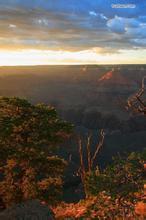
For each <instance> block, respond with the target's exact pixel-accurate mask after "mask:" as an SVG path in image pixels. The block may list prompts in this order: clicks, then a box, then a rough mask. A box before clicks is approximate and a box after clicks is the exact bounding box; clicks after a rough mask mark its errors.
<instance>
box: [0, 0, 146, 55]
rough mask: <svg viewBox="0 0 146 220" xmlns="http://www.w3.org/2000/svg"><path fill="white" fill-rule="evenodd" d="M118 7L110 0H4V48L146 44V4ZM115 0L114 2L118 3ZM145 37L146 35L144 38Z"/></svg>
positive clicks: (0, 14)
mask: <svg viewBox="0 0 146 220" xmlns="http://www.w3.org/2000/svg"><path fill="white" fill-rule="evenodd" d="M126 1H127V2H128V3H131V4H132V3H134V4H136V8H135V9H112V8H111V1H110V0H104V1H103V0H90V1H89V0H80V1H77V0H68V1H66V0H59V1H58V0H49V1H47V0H34V1H30V0H29V1H28V0H25V1H20V0H0V47H1V48H2V47H4V48H6V47H8V48H9V49H10V48H12V49H13V48H15V49H16V48H35V49H53V50H57V49H64V50H85V49H90V48H95V47H100V48H102V49H103V53H106V52H109V51H111V52H112V53H113V52H117V51H118V50H119V49H128V48H130V49H132V48H135V47H140V48H141V47H142V48H144V47H146V12H145V9H146V3H145V1H144V0H141V1H140V0H135V1H132V0H129V1H128V0H120V3H121V2H123V3H126ZM117 2H118V1H117V0H112V3H117ZM142 39H143V40H142Z"/></svg>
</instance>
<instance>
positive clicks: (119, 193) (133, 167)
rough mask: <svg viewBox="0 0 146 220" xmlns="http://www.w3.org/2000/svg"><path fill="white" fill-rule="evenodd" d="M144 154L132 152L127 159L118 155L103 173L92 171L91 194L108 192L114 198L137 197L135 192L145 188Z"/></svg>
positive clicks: (89, 181)
mask: <svg viewBox="0 0 146 220" xmlns="http://www.w3.org/2000/svg"><path fill="white" fill-rule="evenodd" d="M143 155H144V154H138V153H131V154H130V155H129V156H128V157H127V158H126V159H123V158H121V157H118V158H116V159H114V162H113V164H112V165H110V166H109V167H107V168H106V169H105V170H104V171H103V172H102V173H99V172H94V171H93V172H92V173H91V175H90V176H87V179H86V184H87V189H88V191H89V194H91V195H97V194H98V193H99V192H101V191H105V192H107V193H108V194H109V195H110V196H111V197H112V198H125V199H126V198H130V199H132V200H133V199H134V198H135V193H136V192H140V191H141V190H142V189H143V181H144V168H143Z"/></svg>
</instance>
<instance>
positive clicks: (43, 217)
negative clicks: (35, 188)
mask: <svg viewBox="0 0 146 220" xmlns="http://www.w3.org/2000/svg"><path fill="white" fill-rule="evenodd" d="M0 219H1V220H22V219H23V220H53V219H54V217H53V213H52V211H51V210H50V209H49V208H48V207H47V206H45V205H42V204H40V202H39V201H37V200H31V201H28V202H25V203H21V204H17V205H14V206H12V207H10V208H7V209H6V210H5V211H3V212H1V213H0Z"/></svg>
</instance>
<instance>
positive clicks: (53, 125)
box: [0, 97, 72, 206]
mask: <svg viewBox="0 0 146 220" xmlns="http://www.w3.org/2000/svg"><path fill="white" fill-rule="evenodd" d="M71 131H72V125H70V124H69V123H67V122H65V121H63V120H61V119H60V118H59V117H58V115H57V113H56V110H55V109H54V108H52V107H50V106H46V105H44V104H39V105H31V104H30V103H29V102H28V101H27V100H24V99H19V98H7V97H1V98H0V155H1V157H0V171H1V177H0V197H1V198H2V200H3V202H4V203H5V204H6V206H9V205H10V204H12V203H15V202H20V201H23V200H27V199H31V198H40V199H42V200H46V201H48V202H51V203H52V201H54V202H55V201H56V200H57V197H58V195H60V192H61V187H62V175H63V171H64V168H65V167H66V162H65V161H64V160H63V159H61V158H59V157H57V156H53V155H54V152H55V149H56V147H59V145H60V144H61V143H62V142H63V141H64V140H65V139H66V138H68V137H69V136H70V134H71ZM52 189H53V190H52Z"/></svg>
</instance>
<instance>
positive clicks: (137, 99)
mask: <svg viewBox="0 0 146 220" xmlns="http://www.w3.org/2000/svg"><path fill="white" fill-rule="evenodd" d="M145 79H146V76H144V77H143V79H142V84H141V88H140V89H139V91H138V92H137V93H136V94H134V95H132V96H131V97H129V98H128V101H127V105H128V106H127V107H128V109H129V108H131V109H132V111H133V112H139V113H143V114H146V103H145V100H143V99H142V96H143V94H144V92H145Z"/></svg>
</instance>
